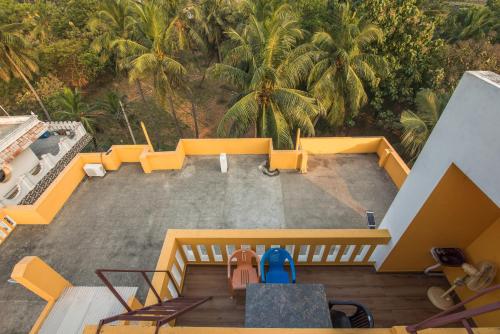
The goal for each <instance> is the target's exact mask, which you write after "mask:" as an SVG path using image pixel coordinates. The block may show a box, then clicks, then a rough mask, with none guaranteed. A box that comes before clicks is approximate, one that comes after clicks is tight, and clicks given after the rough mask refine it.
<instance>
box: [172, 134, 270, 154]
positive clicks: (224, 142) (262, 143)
mask: <svg viewBox="0 0 500 334" xmlns="http://www.w3.org/2000/svg"><path fill="white" fill-rule="evenodd" d="M181 142H182V145H183V146H184V150H185V153H186V155H213V154H220V153H227V154H268V153H269V142H270V139H269V138H238V139H226V138H216V139H181Z"/></svg>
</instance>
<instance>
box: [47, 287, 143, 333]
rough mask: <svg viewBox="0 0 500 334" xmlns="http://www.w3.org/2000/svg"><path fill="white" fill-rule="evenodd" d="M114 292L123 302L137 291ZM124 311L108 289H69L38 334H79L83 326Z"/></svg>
mask: <svg viewBox="0 0 500 334" xmlns="http://www.w3.org/2000/svg"><path fill="white" fill-rule="evenodd" d="M116 291H117V292H118V293H119V294H120V296H121V297H122V298H123V300H129V299H130V298H132V297H134V296H135V294H136V293H137V287H116ZM124 311H125V309H124V307H123V306H122V305H121V304H120V302H119V301H118V300H117V299H116V298H115V296H113V294H112V293H111V292H110V291H109V290H108V288H107V287H104V286H102V287H95V286H76V287H69V288H66V289H65V290H64V292H63V293H62V295H61V296H60V297H59V298H58V299H57V301H56V303H55V304H54V306H53V307H52V309H51V311H50V313H49V315H48V316H47V318H46V319H45V321H44V322H43V325H42V327H41V328H40V331H39V334H80V333H82V332H83V330H84V328H85V326H86V325H90V324H98V323H99V321H100V320H101V319H104V318H108V317H111V316H114V315H116V314H120V313H123V312H124Z"/></svg>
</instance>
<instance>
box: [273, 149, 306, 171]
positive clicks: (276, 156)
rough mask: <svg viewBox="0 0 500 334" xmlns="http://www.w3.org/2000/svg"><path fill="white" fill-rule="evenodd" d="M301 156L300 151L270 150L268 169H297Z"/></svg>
mask: <svg viewBox="0 0 500 334" xmlns="http://www.w3.org/2000/svg"><path fill="white" fill-rule="evenodd" d="M301 155H302V153H301V151H280V150H272V151H271V153H270V154H269V165H270V169H271V170H274V169H298V168H300V158H301Z"/></svg>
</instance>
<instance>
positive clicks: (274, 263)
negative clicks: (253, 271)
mask: <svg viewBox="0 0 500 334" xmlns="http://www.w3.org/2000/svg"><path fill="white" fill-rule="evenodd" d="M286 260H288V262H290V270H291V271H292V283H295V263H294V262H293V258H292V256H291V255H290V253H288V252H287V251H286V250H285V249H283V248H270V249H268V250H267V252H265V253H264V255H262V259H261V260H260V272H261V275H262V277H261V278H262V282H263V283H290V275H289V273H288V271H286V270H285V261H286ZM266 261H267V262H269V269H268V271H267V272H266V271H264V265H265V264H266Z"/></svg>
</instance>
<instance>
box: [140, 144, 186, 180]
mask: <svg viewBox="0 0 500 334" xmlns="http://www.w3.org/2000/svg"><path fill="white" fill-rule="evenodd" d="M185 157H186V154H185V152H184V145H183V144H182V140H180V141H179V143H178V144H177V148H176V150H175V151H168V152H150V151H148V150H144V151H143V152H142V154H141V156H140V162H141V165H142V169H143V170H144V172H145V173H151V172H152V171H154V170H169V169H181V168H182V166H183V164H184V158H185Z"/></svg>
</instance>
